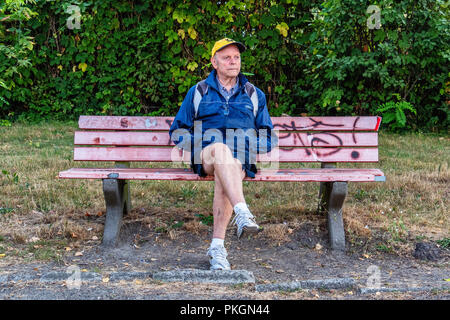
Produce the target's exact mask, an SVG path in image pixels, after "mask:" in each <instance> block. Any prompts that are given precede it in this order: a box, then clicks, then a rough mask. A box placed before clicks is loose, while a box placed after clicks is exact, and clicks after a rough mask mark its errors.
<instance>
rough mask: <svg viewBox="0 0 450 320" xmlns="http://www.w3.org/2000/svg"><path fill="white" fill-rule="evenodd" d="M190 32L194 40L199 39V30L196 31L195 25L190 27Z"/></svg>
mask: <svg viewBox="0 0 450 320" xmlns="http://www.w3.org/2000/svg"><path fill="white" fill-rule="evenodd" d="M188 33H189V37H191V39H192V40H195V39H197V31H195V29H194V27H189V29H188Z"/></svg>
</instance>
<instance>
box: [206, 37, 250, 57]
mask: <svg viewBox="0 0 450 320" xmlns="http://www.w3.org/2000/svg"><path fill="white" fill-rule="evenodd" d="M231 44H234V45H236V46H237V47H238V48H239V51H240V52H244V51H245V49H246V47H245V46H244V45H243V44H242V43H240V42H237V41H234V40H233V39H230V38H224V39H221V40H219V41H216V43H215V44H214V47H213V48H212V50H211V57H214V55H215V54H216V52H217V51H219V50H222V49H223V48H225V47H227V46H229V45H231Z"/></svg>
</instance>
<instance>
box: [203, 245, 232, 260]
mask: <svg viewBox="0 0 450 320" xmlns="http://www.w3.org/2000/svg"><path fill="white" fill-rule="evenodd" d="M208 255H209V256H211V257H214V258H216V259H226V258H227V255H228V254H227V250H226V249H225V247H222V246H216V247H210V248H209V250H208Z"/></svg>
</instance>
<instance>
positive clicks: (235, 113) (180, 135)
mask: <svg viewBox="0 0 450 320" xmlns="http://www.w3.org/2000/svg"><path fill="white" fill-rule="evenodd" d="M216 77H217V73H216V70H213V71H212V72H211V73H210V74H209V76H208V78H207V79H206V83H207V85H208V91H207V93H206V94H205V95H204V96H203V98H202V99H201V102H200V104H199V107H198V112H197V116H195V108H194V103H193V99H194V94H195V88H196V86H193V87H192V88H190V89H189V91H188V93H187V95H186V97H185V99H184V101H183V103H182V104H181V107H180V110H179V111H178V113H177V115H176V116H175V119H174V121H173V123H172V126H171V127H170V130H169V134H170V137H171V139H172V141H174V143H175V144H177V146H178V147H180V148H182V149H186V150H187V151H190V152H191V166H192V169H193V171H194V172H195V173H197V174H199V175H200V176H202V177H203V176H206V173H205V172H204V170H203V167H202V165H201V159H200V151H201V150H202V149H203V148H205V147H206V146H208V145H209V144H211V143H213V142H223V143H225V144H227V145H228V147H230V150H231V151H232V154H233V156H234V157H235V158H237V159H239V160H240V161H241V162H242V166H243V169H244V170H245V173H246V175H247V176H248V177H251V178H254V177H255V173H256V171H257V169H256V165H255V163H256V154H257V153H265V152H269V151H270V150H271V149H272V147H274V146H275V145H276V144H277V141H276V136H274V137H272V130H273V125H272V121H271V119H270V116H269V111H268V109H267V106H266V97H265V95H264V93H263V92H262V91H261V90H260V89H258V88H256V87H255V89H256V92H257V94H258V113H257V114H256V117H255V115H254V114H253V104H252V102H251V100H250V97H249V96H248V94H247V93H246V91H245V83H247V82H248V80H247V78H246V77H245V76H244V75H243V74H241V73H240V74H239V76H238V77H239V87H238V89H237V90H236V92H235V93H234V94H233V95H232V96H231V97H229V99H228V100H227V99H226V98H225V97H224V96H223V95H222V94H221V93H220V90H219V87H218V84H217V80H216ZM238 129H241V130H238ZM227 138H228V139H227Z"/></svg>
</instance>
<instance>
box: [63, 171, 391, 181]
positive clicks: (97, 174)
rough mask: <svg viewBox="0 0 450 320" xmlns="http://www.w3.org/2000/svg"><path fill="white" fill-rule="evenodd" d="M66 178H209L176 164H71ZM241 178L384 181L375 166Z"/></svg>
mask: <svg viewBox="0 0 450 320" xmlns="http://www.w3.org/2000/svg"><path fill="white" fill-rule="evenodd" d="M59 177H60V178H68V179H124V180H184V181H212V180H214V178H213V177H212V176H208V177H205V178H200V177H199V176H198V175H197V174H195V173H193V172H192V170H191V169H182V168H181V169H178V168H109V169H108V168H72V169H69V170H66V171H63V172H60V174H59ZM244 180H245V181H273V182H275V181H280V182H281V181H284V182H287V181H291V182H314V181H315V182H330V181H345V182H374V181H384V180H385V176H384V174H383V172H382V171H381V170H379V169H347V168H335V169H333V168H329V169H327V168H324V169H323V168H317V169H264V170H259V171H258V172H257V173H256V175H255V178H248V177H246V178H245V179H244Z"/></svg>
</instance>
